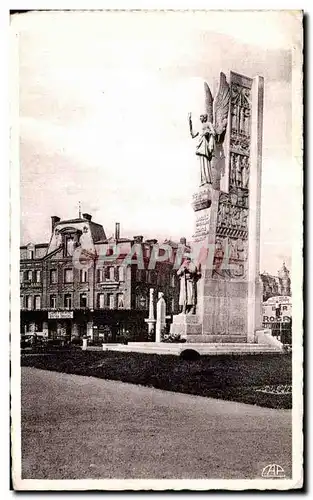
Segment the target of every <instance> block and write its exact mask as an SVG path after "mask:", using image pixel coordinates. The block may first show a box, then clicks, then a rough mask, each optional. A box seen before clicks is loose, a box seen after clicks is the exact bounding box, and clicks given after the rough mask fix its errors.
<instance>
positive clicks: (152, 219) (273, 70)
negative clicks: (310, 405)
mask: <svg viewBox="0 0 313 500" xmlns="http://www.w3.org/2000/svg"><path fill="white" fill-rule="evenodd" d="M265 20H266V36H264V26H265ZM300 21H301V16H299V14H296V15H294V14H292V13H289V12H283V13H280V14H279V15H278V13H277V12H266V13H265V12H264V13H261V12H260V13H257V14H256V13H255V12H254V13H253V12H250V13H229V12H223V13H217V12H215V13H214V12H209V13H207V14H204V13H188V14H184V13H183V12H181V13H172V14H166V15H164V14H162V13H159V14H155V13H150V14H146V13H136V14H130V13H113V12H112V13H98V14H97V13H86V12H85V13H80V12H75V13H70V12H68V13H60V12H56V13H44V12H37V13H31V14H28V15H24V16H19V17H18V18H16V21H15V22H14V24H15V27H16V28H17V29H18V30H19V46H20V60H19V63H20V117H21V118H20V133H21V150H20V157H21V165H22V167H21V175H22V183H21V197H22V210H23V221H22V238H23V240H24V241H25V240H26V241H27V239H31V240H33V241H40V240H41V241H42V240H47V239H48V238H49V231H50V222H49V217H50V215H53V214H56V215H60V216H61V217H64V218H67V217H72V216H73V213H76V211H77V207H78V201H79V200H80V201H81V202H82V205H83V207H84V210H86V211H91V208H92V207H93V208H95V209H96V210H97V212H96V216H97V221H98V222H101V223H103V225H104V227H105V230H106V231H107V232H108V233H109V232H110V231H109V229H108V228H110V227H112V228H113V225H114V222H115V221H116V220H119V221H120V222H121V224H122V227H123V228H124V231H125V232H127V231H128V230H130V228H131V229H133V230H134V231H135V232H139V233H144V234H145V235H147V236H150V237H153V236H155V234H162V232H163V233H164V235H165V236H168V237H169V236H172V237H176V238H179V237H180V236H182V235H185V236H187V237H190V236H191V234H192V232H193V212H192V209H191V205H190V202H191V196H192V192H193V191H194V189H195V186H196V185H197V179H198V165H197V161H196V158H195V155H194V145H193V143H192V141H191V139H190V136H189V132H188V125H187V120H186V118H187V113H188V112H189V111H192V112H193V115H194V117H196V116H197V115H198V114H199V111H200V108H201V105H200V101H199V96H200V93H201V92H202V91H203V79H206V80H207V81H208V82H209V85H210V86H211V88H212V90H213V92H214V90H215V89H216V85H217V79H218V75H219V71H220V70H224V71H226V72H227V71H228V70H230V69H232V70H234V71H238V72H241V73H243V74H247V75H248V76H254V75H256V74H261V75H263V76H264V77H265V101H264V140H263V159H264V162H263V179H262V186H263V191H262V212H263V217H262V239H263V240H264V252H263V254H262V255H263V257H262V259H263V260H264V258H265V259H266V263H267V265H268V266H269V267H270V266H271V265H272V264H271V262H273V261H275V262H276V260H275V259H277V255H281V254H283V253H284V252H285V251H287V250H288V245H287V244H286V241H290V239H291V237H292V233H291V232H290V227H289V225H288V224H287V222H286V221H288V219H289V217H291V216H292V214H291V213H290V204H289V202H288V200H289V199H290V198H293V196H294V193H295V189H294V187H295V186H299V172H298V171H295V166H294V164H293V163H292V161H291V51H290V48H291V45H292V44H295V43H298V40H297V36H296V35H297V33H298V32H299V30H298V27H299V22H300ZM56 32H57V37H56ZM200 89H202V90H200ZM300 184H301V183H300ZM34 186H36V193H37V191H38V194H36V195H34V192H35V191H34ZM38 186H39V188H37V187H38ZM38 189H39V190H38ZM273 214H275V215H276V219H275V221H273ZM286 214H287V216H286ZM34 219H36V224H34ZM39 219H40V220H39ZM280 219H284V220H283V222H279V220H280ZM277 221H278V222H277ZM267 226H268V227H269V229H266V228H267ZM268 242H270V243H268ZM270 248H271V249H272V250H271V251H272V252H273V254H272V256H271V251H270V250H269V249H270ZM288 251H289V250H288ZM275 265H276V264H275Z"/></svg>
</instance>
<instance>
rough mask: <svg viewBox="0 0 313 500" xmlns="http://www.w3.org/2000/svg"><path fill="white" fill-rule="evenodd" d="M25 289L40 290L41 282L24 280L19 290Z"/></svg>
mask: <svg viewBox="0 0 313 500" xmlns="http://www.w3.org/2000/svg"><path fill="white" fill-rule="evenodd" d="M26 287H31V288H40V287H42V283H41V281H39V282H38V283H37V282H36V281H30V280H25V281H22V282H21V288H26Z"/></svg>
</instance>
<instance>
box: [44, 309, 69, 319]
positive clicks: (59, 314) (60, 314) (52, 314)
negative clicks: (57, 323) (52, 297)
mask: <svg viewBox="0 0 313 500" xmlns="http://www.w3.org/2000/svg"><path fill="white" fill-rule="evenodd" d="M73 317H74V313H73V311H49V312H48V319H68V318H73Z"/></svg>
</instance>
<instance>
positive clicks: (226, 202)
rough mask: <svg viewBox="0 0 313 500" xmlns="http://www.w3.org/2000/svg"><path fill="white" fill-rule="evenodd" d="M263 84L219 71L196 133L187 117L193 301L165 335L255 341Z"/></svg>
mask: <svg viewBox="0 0 313 500" xmlns="http://www.w3.org/2000/svg"><path fill="white" fill-rule="evenodd" d="M263 88H264V84H263V78H262V77H260V76H257V77H255V78H248V77H246V76H243V75H240V74H238V73H234V72H233V71H231V72H230V74H229V77H228V81H227V78H226V76H225V75H224V74H223V73H221V74H220V84H219V88H218V91H217V95H216V97H215V99H213V97H212V94H211V91H210V89H209V87H208V85H207V84H206V83H205V84H204V109H203V114H202V115H201V116H200V122H201V125H202V129H201V131H198V132H196V131H194V129H193V122H192V116H191V114H189V129H190V134H191V137H192V138H193V139H196V140H197V144H196V151H195V153H196V157H197V159H198V162H199V167H200V185H199V188H198V189H197V191H196V192H195V193H194V195H193V200H192V207H193V210H194V212H195V231H194V234H193V242H192V252H191V255H190V257H191V258H190V259H189V262H193V268H194V272H195V273H196V274H197V284H196V294H195V297H196V301H195V303H194V304H190V305H191V306H192V307H191V308H189V310H188V311H187V310H186V308H185V309H183V311H182V313H181V314H178V315H175V316H174V317H173V323H172V325H171V333H172V334H177V333H179V334H181V336H182V337H185V338H186V339H187V342H213V343H214V342H226V343H227V342H249V343H254V342H256V331H257V330H258V329H261V327H262V325H261V311H262V301H261V299H262V297H261V290H262V287H261V281H260V277H259V274H260V273H259V258H260V201H261V200H260V198H261V170H262V128H263ZM180 271H181V270H180ZM180 271H179V272H180ZM181 286H182V285H181ZM186 290H187V289H186ZM190 290H191V289H190Z"/></svg>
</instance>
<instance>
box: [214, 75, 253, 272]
mask: <svg viewBox="0 0 313 500" xmlns="http://www.w3.org/2000/svg"><path fill="white" fill-rule="evenodd" d="M251 88H252V79H250V78H246V77H244V76H242V75H238V74H237V73H233V72H231V74H230V90H231V101H230V131H229V144H228V151H229V154H228V162H229V169H228V171H229V193H220V198H219V207H218V216H217V226H216V241H215V257H214V264H213V273H212V277H215V278H218V279H243V280H244V279H245V277H246V270H247V258H248V252H247V248H248V247H247V244H248V218H249V174H250V147H251Z"/></svg>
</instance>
